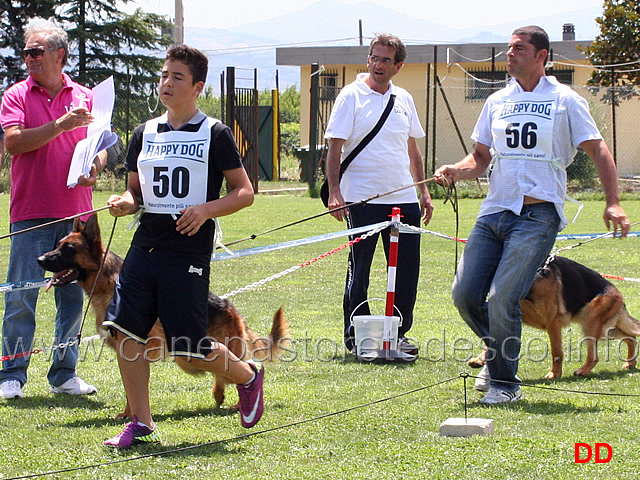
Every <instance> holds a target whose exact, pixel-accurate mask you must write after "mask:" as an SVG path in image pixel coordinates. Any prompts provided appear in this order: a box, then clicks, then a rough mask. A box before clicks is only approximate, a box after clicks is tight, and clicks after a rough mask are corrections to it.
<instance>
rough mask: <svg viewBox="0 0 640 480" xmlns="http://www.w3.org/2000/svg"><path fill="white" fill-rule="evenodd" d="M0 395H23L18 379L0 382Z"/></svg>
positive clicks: (14, 396) (9, 396)
mask: <svg viewBox="0 0 640 480" xmlns="http://www.w3.org/2000/svg"><path fill="white" fill-rule="evenodd" d="M0 396H2V398H7V399H10V398H22V397H24V393H22V387H21V386H20V382H19V381H18V380H7V381H6V382H2V383H0Z"/></svg>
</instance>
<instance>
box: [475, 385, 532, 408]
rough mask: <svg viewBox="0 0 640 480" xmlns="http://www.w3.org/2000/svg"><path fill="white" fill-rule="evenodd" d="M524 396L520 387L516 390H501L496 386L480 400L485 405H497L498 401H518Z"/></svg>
mask: <svg viewBox="0 0 640 480" xmlns="http://www.w3.org/2000/svg"><path fill="white" fill-rule="evenodd" d="M521 398H522V394H521V393H520V387H518V389H517V390H515V391H513V392H512V391H510V390H500V389H498V388H495V387H491V388H490V389H489V391H488V392H487V394H486V395H485V396H484V397H483V398H482V400H480V403H483V404H485V405H495V404H498V403H509V402H517V401H518V400H520V399H521Z"/></svg>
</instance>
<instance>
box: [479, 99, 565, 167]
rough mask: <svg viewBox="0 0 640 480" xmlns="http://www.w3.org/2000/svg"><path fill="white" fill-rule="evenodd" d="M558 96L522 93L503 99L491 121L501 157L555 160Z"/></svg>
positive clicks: (494, 138)
mask: <svg viewBox="0 0 640 480" xmlns="http://www.w3.org/2000/svg"><path fill="white" fill-rule="evenodd" d="M555 112H556V96H555V95H541V94H536V93H519V94H515V95H510V96H509V97H506V98H504V99H503V102H502V104H501V105H499V106H498V111H497V112H495V114H494V120H493V122H492V125H491V128H492V134H493V142H494V144H493V147H494V149H495V154H496V156H497V157H498V158H499V159H501V160H502V159H531V160H547V161H551V160H553V121H554V118H555Z"/></svg>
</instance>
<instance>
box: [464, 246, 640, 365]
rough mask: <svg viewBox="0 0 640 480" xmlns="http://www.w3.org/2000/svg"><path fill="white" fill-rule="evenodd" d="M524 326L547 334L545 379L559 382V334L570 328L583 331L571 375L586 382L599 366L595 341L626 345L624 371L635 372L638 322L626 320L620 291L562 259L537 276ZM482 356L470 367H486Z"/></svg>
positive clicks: (523, 305) (523, 304)
mask: <svg viewBox="0 0 640 480" xmlns="http://www.w3.org/2000/svg"><path fill="white" fill-rule="evenodd" d="M520 309H521V311H522V323H524V324H525V325H529V326H530V327H534V328H539V329H541V330H546V331H547V334H548V335H549V343H551V355H552V358H553V361H552V364H551V370H550V371H549V373H547V374H546V375H545V378H558V377H561V376H562V360H563V358H564V353H563V349H562V329H563V328H566V327H568V326H569V324H570V323H579V324H580V325H581V326H582V331H583V334H584V342H585V344H586V347H587V356H586V360H585V362H584V365H582V367H580V368H578V369H577V370H576V371H574V372H573V374H574V375H577V376H583V377H584V376H587V375H589V372H591V370H592V369H593V367H594V366H595V365H596V363H598V340H599V339H601V338H602V339H610V338H619V339H622V340H623V341H624V342H625V344H626V345H627V360H626V361H625V363H624V364H623V365H622V368H623V369H634V368H635V367H636V360H637V358H636V357H637V353H636V346H637V342H636V336H638V335H640V322H638V320H636V319H635V318H633V317H632V316H631V315H629V312H628V311H627V307H626V306H625V304H624V300H623V298H622V294H621V293H620V290H618V289H617V288H616V286H615V285H613V284H612V283H611V282H609V281H608V280H606V279H605V278H603V277H602V276H601V275H600V274H599V273H598V272H596V271H595V270H592V269H590V268H588V267H585V266H584V265H582V264H580V263H578V262H574V261H573V260H569V259H568V258H563V257H554V258H553V259H552V260H551V261H550V262H549V263H548V264H546V265H545V266H544V267H543V268H541V269H540V270H538V272H537V274H536V278H535V280H534V282H533V285H532V286H531V289H530V290H529V293H528V294H527V296H526V298H525V299H524V300H522V301H521V302H520ZM485 353H486V351H483V352H482V353H481V354H480V355H478V357H475V358H473V359H471V360H469V365H470V366H472V367H474V368H475V367H481V366H482V365H483V364H484V356H485Z"/></svg>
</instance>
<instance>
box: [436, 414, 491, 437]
mask: <svg viewBox="0 0 640 480" xmlns="http://www.w3.org/2000/svg"><path fill="white" fill-rule="evenodd" d="M492 433H493V420H490V419H487V418H448V419H446V420H445V421H444V422H442V423H441V424H440V435H442V436H444V437H469V436H471V435H491V434H492Z"/></svg>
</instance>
